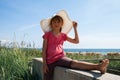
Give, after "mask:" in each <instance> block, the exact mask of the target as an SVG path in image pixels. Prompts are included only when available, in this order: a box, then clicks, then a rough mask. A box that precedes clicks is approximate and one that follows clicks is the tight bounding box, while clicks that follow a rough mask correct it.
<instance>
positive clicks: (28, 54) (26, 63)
mask: <svg viewBox="0 0 120 80" xmlns="http://www.w3.org/2000/svg"><path fill="white" fill-rule="evenodd" d="M67 56H68V57H70V58H72V59H77V60H81V59H83V60H85V59H104V58H109V59H110V58H120V56H116V57H115V56H114V55H113V56H114V57H112V56H111V55H105V56H101V55H95V54H93V53H92V55H91V54H87V55H83V54H76V53H74V54H68V53H67ZM35 57H41V51H40V50H38V49H36V48H34V49H33V48H6V47H0V80H33V79H32V75H31V72H30V71H31V70H30V67H31V64H30V62H32V59H33V58H35ZM91 62H94V63H98V60H97V61H91ZM119 66H120V61H111V62H110V65H109V67H110V68H119ZM119 71H120V70H119Z"/></svg>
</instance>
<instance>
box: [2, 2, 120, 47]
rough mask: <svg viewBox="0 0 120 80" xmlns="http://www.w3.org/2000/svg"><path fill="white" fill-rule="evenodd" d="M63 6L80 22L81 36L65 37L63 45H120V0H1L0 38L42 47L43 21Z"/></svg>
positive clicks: (71, 16) (74, 19) (7, 41)
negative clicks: (76, 39) (74, 39)
mask: <svg viewBox="0 0 120 80" xmlns="http://www.w3.org/2000/svg"><path fill="white" fill-rule="evenodd" d="M60 10H65V11H67V13H68V15H69V17H70V19H71V20H72V21H76V22H77V23H78V28H77V30H78V34H79V39H80V43H79V44H72V43H69V42H67V41H66V42H65V43H64V48H95V49H96V48H120V0H0V42H1V43H2V44H6V43H7V44H10V42H18V43H19V44H21V42H22V41H24V42H25V43H26V44H31V45H32V46H35V47H36V48H41V47H42V41H43V39H42V36H43V34H44V33H43V31H42V29H41V27H40V21H41V20H42V19H46V18H49V17H51V16H53V15H54V14H55V13H56V12H58V11H60ZM68 36H70V37H74V31H73V30H71V31H70V32H69V34H68Z"/></svg>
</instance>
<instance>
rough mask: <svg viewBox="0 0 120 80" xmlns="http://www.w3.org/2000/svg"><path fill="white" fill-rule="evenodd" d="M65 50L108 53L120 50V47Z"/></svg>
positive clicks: (119, 51)
mask: <svg viewBox="0 0 120 80" xmlns="http://www.w3.org/2000/svg"><path fill="white" fill-rule="evenodd" d="M64 51H65V52H99V53H101V54H107V53H108V52H118V53H120V49H64Z"/></svg>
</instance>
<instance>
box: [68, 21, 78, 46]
mask: <svg viewBox="0 0 120 80" xmlns="http://www.w3.org/2000/svg"><path fill="white" fill-rule="evenodd" d="M73 28H74V33H75V37H74V38H73V39H72V38H70V37H67V41H69V42H71V43H75V44H77V43H79V37H78V32H77V23H76V22H74V21H73Z"/></svg>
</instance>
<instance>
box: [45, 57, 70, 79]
mask: <svg viewBox="0 0 120 80" xmlns="http://www.w3.org/2000/svg"><path fill="white" fill-rule="evenodd" d="M71 62H72V59H70V58H68V57H62V58H61V59H59V60H57V61H56V62H54V63H51V64H48V68H49V72H47V73H45V74H44V80H53V74H54V69H55V67H56V66H61V67H67V68H71Z"/></svg>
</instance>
